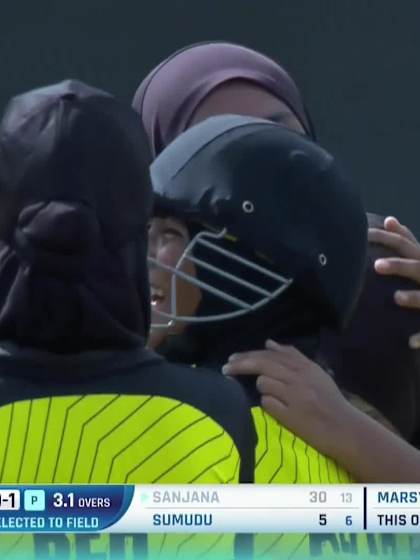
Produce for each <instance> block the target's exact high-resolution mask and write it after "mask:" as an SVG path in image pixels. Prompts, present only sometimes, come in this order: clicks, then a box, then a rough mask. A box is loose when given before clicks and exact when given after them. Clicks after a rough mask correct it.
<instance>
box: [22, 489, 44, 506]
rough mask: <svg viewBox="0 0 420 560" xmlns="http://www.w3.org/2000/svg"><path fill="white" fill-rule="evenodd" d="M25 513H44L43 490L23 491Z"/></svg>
mask: <svg viewBox="0 0 420 560" xmlns="http://www.w3.org/2000/svg"><path fill="white" fill-rule="evenodd" d="M24 508H25V511H44V510H45V491H44V490H25V492H24Z"/></svg>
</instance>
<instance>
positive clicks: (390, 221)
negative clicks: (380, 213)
mask: <svg viewBox="0 0 420 560" xmlns="http://www.w3.org/2000/svg"><path fill="white" fill-rule="evenodd" d="M384 228H385V229H386V231H390V232H392V233H398V234H400V235H402V236H403V237H406V238H407V239H409V240H410V241H412V242H413V243H418V241H417V239H416V237H415V235H414V234H413V232H412V231H411V230H410V229H408V227H407V226H403V225H402V224H401V223H400V222H399V221H398V220H397V218H394V217H393V216H389V217H388V218H385V221H384Z"/></svg>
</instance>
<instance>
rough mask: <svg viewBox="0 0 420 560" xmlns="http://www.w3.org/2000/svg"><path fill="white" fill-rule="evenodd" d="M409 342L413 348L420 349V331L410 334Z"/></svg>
mask: <svg viewBox="0 0 420 560" xmlns="http://www.w3.org/2000/svg"><path fill="white" fill-rule="evenodd" d="M408 344H409V346H410V348H411V349H412V350H418V349H419V348H420V333H417V334H413V336H410V338H409V340H408Z"/></svg>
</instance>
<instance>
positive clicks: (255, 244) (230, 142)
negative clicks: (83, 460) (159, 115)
mask: <svg viewBox="0 0 420 560" xmlns="http://www.w3.org/2000/svg"><path fill="white" fill-rule="evenodd" d="M151 176H152V183H153V188H154V192H155V208H156V211H157V212H158V213H163V214H165V215H169V216H173V217H176V218H178V219H180V220H183V221H186V222H187V224H189V225H190V226H191V225H193V229H192V230H191V229H190V231H194V232H196V231H199V230H200V229H201V230H202V231H199V233H197V234H196V235H194V237H193V239H192V241H191V243H190V244H189V245H188V247H187V248H186V250H185V252H184V254H183V255H182V258H181V259H180V261H179V262H178V264H177V266H176V268H175V269H172V272H173V277H172V280H173V282H172V288H173V290H172V306H171V313H170V314H168V315H166V317H167V318H168V319H171V320H182V321H186V322H188V321H189V320H190V321H191V322H194V321H200V320H203V319H205V320H221V319H228V318H231V317H235V316H238V315H240V314H245V313H249V312H250V311H254V310H256V309H257V308H259V307H261V306H263V305H265V304H266V303H268V302H269V301H271V300H273V299H274V298H277V297H278V296H279V294H280V293H281V292H282V291H284V290H285V289H287V288H288V286H290V285H291V284H292V283H293V284H294V285H295V286H296V287H299V291H300V293H302V295H304V296H305V300H306V301H308V302H309V303H310V304H311V305H313V306H315V307H316V308H318V309H319V311H320V312H319V316H320V318H321V323H322V324H323V325H328V326H330V327H333V328H335V329H342V328H343V327H344V326H345V325H346V323H347V321H348V320H349V318H350V316H351V314H352V311H353V309H354V307H355V304H356V302H357V299H358V296H359V292H360V288H361V284H362V280H363V274H364V270H365V259H366V247H367V222H366V216H365V212H364V209H363V205H362V202H361V199H360V196H359V194H358V192H357V191H356V190H355V189H354V188H353V186H352V185H350V184H349V183H348V182H347V180H346V179H345V178H344V177H343V175H342V173H341V171H340V169H339V168H338V166H337V164H336V162H335V160H334V158H333V157H332V156H331V155H330V154H329V153H328V152H326V151H325V150H324V149H322V148H321V147H319V146H318V145H316V144H315V143H313V142H312V141H310V140H308V139H307V138H305V137H303V136H301V135H300V134H297V133H295V132H292V131H290V130H288V129H286V128H284V127H282V126H279V125H276V124H274V123H271V122H268V121H265V120H262V119H256V118H251V117H241V116H233V115H228V116H226V115H224V116H219V117H212V118H210V119H208V120H206V121H204V122H202V123H200V124H198V125H196V126H194V127H192V128H190V129H189V130H187V131H186V132H185V133H183V134H182V135H180V136H179V137H178V138H177V139H176V140H175V141H174V142H173V143H172V144H171V145H170V146H168V147H167V148H166V149H165V150H164V151H163V152H162V154H161V155H160V156H159V157H158V158H157V159H156V160H155V161H154V162H153V164H152V166H151ZM198 225H199V226H200V227H197V226H198ZM229 243H230V245H229ZM203 247H204V248H206V250H207V251H210V250H213V251H214V252H215V253H216V254H217V255H218V266H214V264H212V263H211V262H209V260H208V259H207V260H206V259H201V258H197V254H199V249H200V248H201V249H203ZM249 255H251V258H248V257H249ZM252 255H254V256H255V257H258V258H253V257H252ZM245 256H246V257H245ZM185 259H189V260H192V261H193V262H194V264H195V265H196V267H197V271H198V274H197V278H195V279H193V278H192V277H191V276H189V275H187V274H186V273H184V272H183V271H182V270H181V268H182V264H183V262H184V261H185ZM220 259H225V261H224V262H222V261H221V260H220ZM150 261H151V264H152V265H154V266H156V265H159V263H157V262H156V260H155V259H150ZM232 264H234V267H233V268H234V270H235V273H234V274H232V273H231V265H232ZM239 265H240V266H243V269H242V271H241V272H238V266H239ZM163 266H164V265H163ZM200 269H203V270H205V271H206V272H207V273H209V272H210V273H212V274H213V275H216V274H219V275H222V276H223V278H224V289H223V290H221V289H218V288H215V286H214V284H213V283H212V282H203V281H202V280H200V272H199V271H200ZM257 275H259V277H260V278H261V282H259V281H258V280H256V277H257ZM176 277H182V278H184V279H188V280H189V281H191V282H193V283H195V284H196V285H198V286H199V287H200V288H201V289H202V290H204V291H208V292H211V293H212V294H213V295H214V296H217V297H220V298H222V299H223V298H224V300H225V301H226V302H228V303H229V304H231V305H232V306H233V311H229V312H223V313H216V314H215V315H214V316H206V317H204V318H203V317H195V318H193V317H179V316H177V314H176ZM250 278H251V280H250ZM227 282H229V283H230V286H231V289H227V288H226V286H227ZM270 282H271V284H270V286H269V285H268V283H270ZM237 289H239V290H240V293H241V294H243V293H244V290H248V291H249V293H250V294H251V293H252V297H251V299H249V300H247V298H244V297H240V298H238V297H237V293H238V291H237Z"/></svg>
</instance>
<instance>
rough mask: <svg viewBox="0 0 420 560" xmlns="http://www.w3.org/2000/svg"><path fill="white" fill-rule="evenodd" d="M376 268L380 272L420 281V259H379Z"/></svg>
mask: <svg viewBox="0 0 420 560" xmlns="http://www.w3.org/2000/svg"><path fill="white" fill-rule="evenodd" d="M375 270H376V272H378V273H379V274H384V275H387V276H388V275H393V276H401V277H402V278H408V279H409V280H413V281H414V282H418V283H420V261H418V260H415V259H400V258H397V257H392V258H389V259H378V260H376V261H375Z"/></svg>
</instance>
